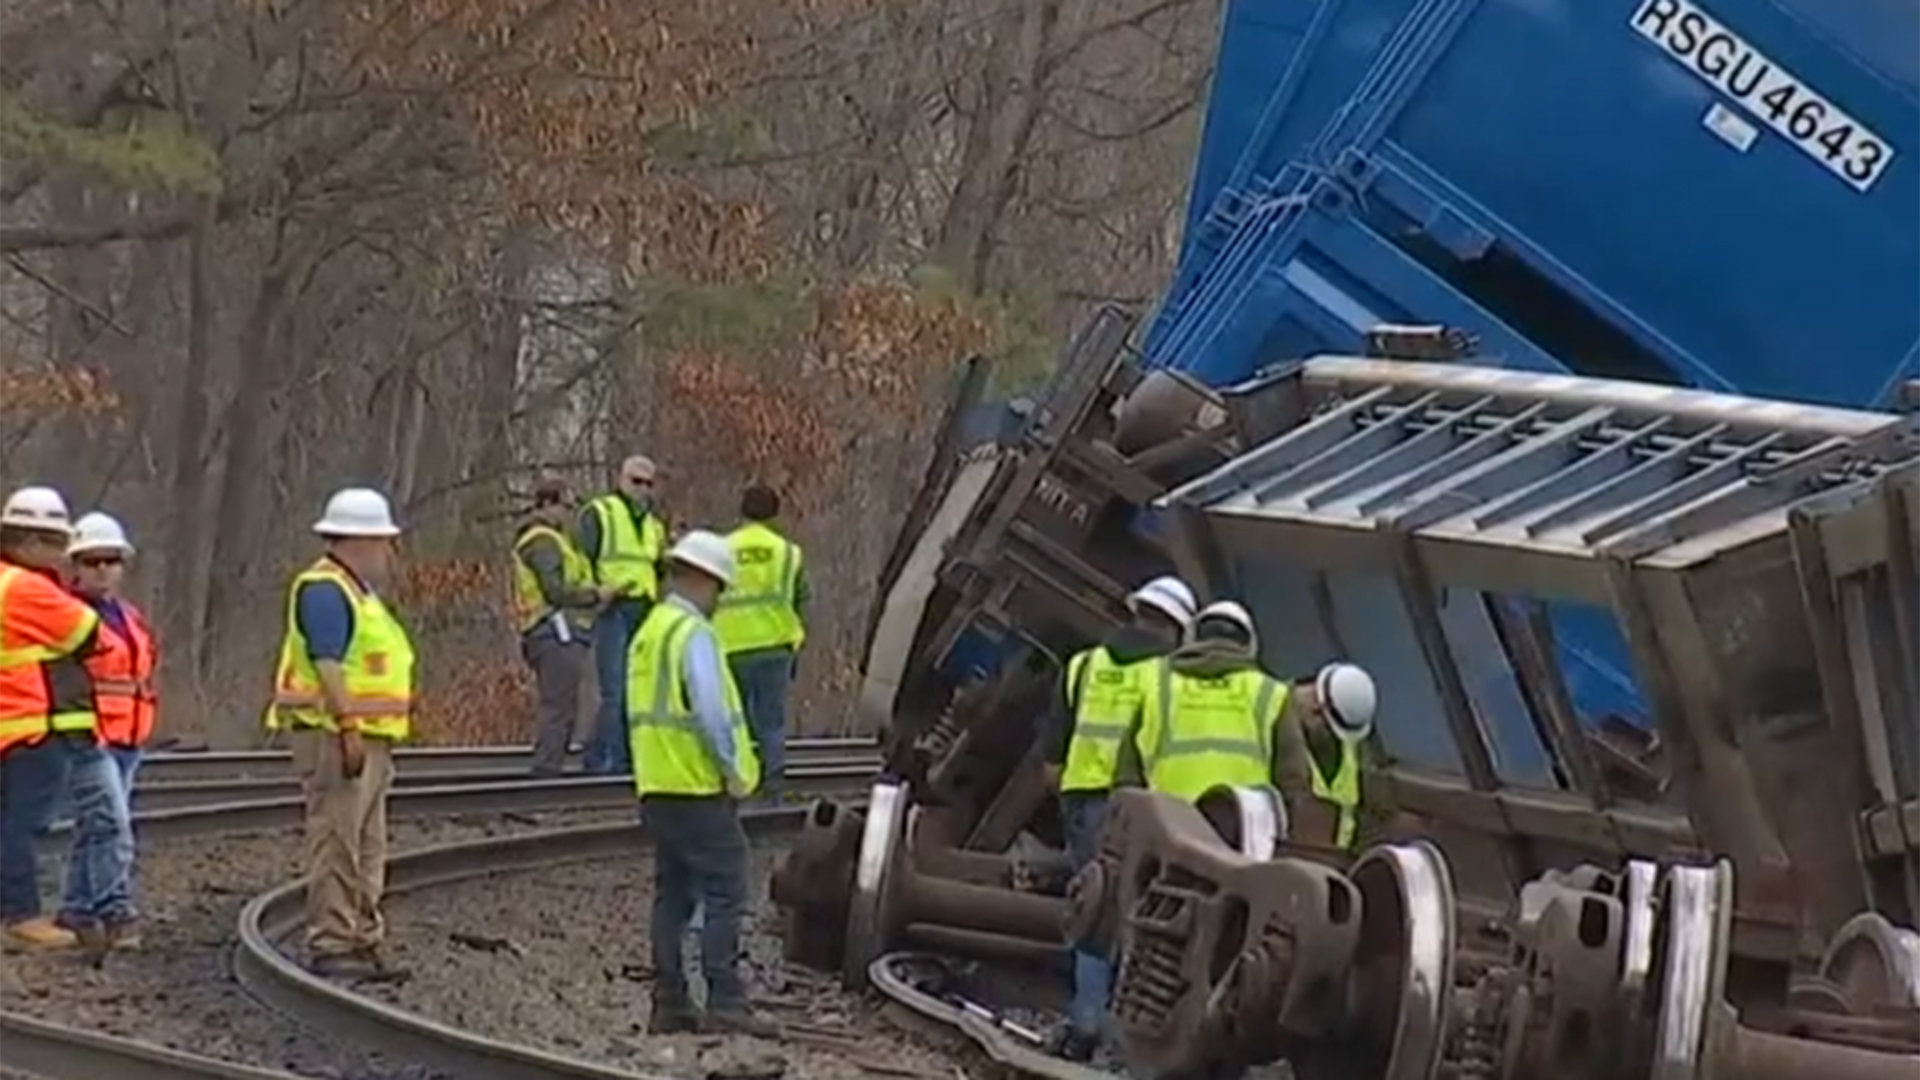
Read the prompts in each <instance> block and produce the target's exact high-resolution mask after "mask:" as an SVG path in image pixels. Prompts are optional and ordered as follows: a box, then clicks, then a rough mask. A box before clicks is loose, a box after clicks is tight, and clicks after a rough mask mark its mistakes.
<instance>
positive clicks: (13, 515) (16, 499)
mask: <svg viewBox="0 0 1920 1080" xmlns="http://www.w3.org/2000/svg"><path fill="white" fill-rule="evenodd" d="M0 525H10V526H12V527H13V528H16V529H32V530H34V531H35V532H50V533H59V534H60V535H61V536H67V535H71V534H72V532H73V522H72V521H71V519H69V518H68V516H67V500H65V499H63V498H61V497H60V493H59V492H57V491H55V490H53V489H52V488H50V487H37V486H36V487H23V488H21V489H19V490H18V491H15V492H14V493H13V494H11V495H9V496H7V504H6V506H5V507H4V508H0Z"/></svg>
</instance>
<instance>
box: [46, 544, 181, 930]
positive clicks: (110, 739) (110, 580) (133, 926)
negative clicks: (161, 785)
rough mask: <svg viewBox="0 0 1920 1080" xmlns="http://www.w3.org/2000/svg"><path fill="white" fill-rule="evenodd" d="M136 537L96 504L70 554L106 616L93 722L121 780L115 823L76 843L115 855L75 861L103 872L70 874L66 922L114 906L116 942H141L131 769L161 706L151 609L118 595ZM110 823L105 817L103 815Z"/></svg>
mask: <svg viewBox="0 0 1920 1080" xmlns="http://www.w3.org/2000/svg"><path fill="white" fill-rule="evenodd" d="M132 555H133V545H132V544H131V543H129V542H128V541H127V532H126V529H125V528H123V527H122V526H121V524H120V522H119V521H117V520H115V519H114V518H113V517H111V516H110V515H107V514H103V513H100V512H99V511H95V512H93V513H91V514H86V515H84V516H82V517H81V518H80V520H78V521H76V522H74V523H73V540H72V541H71V542H70V543H68V545H67V559H68V561H69V562H71V563H72V565H73V585H72V588H73V593H74V595H76V596H78V597H79V598H80V599H82V600H84V601H86V602H87V604H88V606H90V607H92V608H93V610H94V611H95V612H96V613H97V614H98V615H99V616H100V635H99V641H98V647H97V648H96V649H95V650H94V652H93V654H92V655H90V656H88V657H87V660H86V665H87V671H88V673H89V674H91V675H92V676H93V701H94V712H95V714H96V715H97V716H98V718H99V722H98V725H97V726H96V728H95V730H96V731H97V732H98V734H99V737H100V742H101V743H102V744H103V745H104V746H105V747H106V753H107V757H108V759H109V760H111V761H112V762H113V766H114V773H113V775H114V779H115V781H116V783H115V785H114V788H113V791H112V796H113V799H114V821H113V825H114V828H113V829H112V830H111V831H109V832H108V833H107V834H106V835H103V836H92V837H89V836H83V835H80V834H79V833H77V832H76V834H75V837H74V844H75V847H76V850H78V849H83V848H85V849H92V848H94V847H98V848H99V849H101V850H103V851H111V852H112V853H113V857H112V858H111V859H110V860H105V859H103V860H93V861H91V862H89V861H83V860H79V859H76V860H75V861H74V865H75V866H76V868H82V869H84V868H87V867H93V868H94V869H95V870H96V872H98V871H104V873H99V874H98V875H97V876H99V877H100V878H101V880H97V881H96V880H91V879H90V877H91V876H93V875H89V874H87V873H70V874H68V875H67V887H66V896H65V898H64V899H63V900H62V902H61V905H60V907H61V915H60V921H61V923H62V925H67V924H82V923H83V922H84V920H85V917H86V916H85V914H84V913H85V912H86V911H88V910H89V905H90V904H91V905H97V906H99V907H100V908H102V909H104V910H106V911H108V912H110V913H112V916H113V917H112V919H111V920H109V921H107V922H106V923H104V929H105V931H106V936H107V938H108V940H109V942H110V943H111V944H112V945H113V946H114V947H116V948H122V949H130V948H135V947H137V946H138V945H139V944H140V934H139V929H138V922H137V921H136V910H137V909H136V907H135V905H134V902H133V865H134V836H133V829H132V825H131V820H132V813H133V776H134V773H136V772H137V771H139V768H140V756H141V748H142V747H143V746H145V745H146V744H147V740H148V739H150V738H152V736H153V725H154V719H155V715H156V713H155V709H156V706H157V705H158V703H159V699H158V697H157V696H156V695H155V693H154V684H153V677H154V668H155V662H156V660H157V655H158V654H157V653H156V652H155V651H154V641H153V631H152V629H151V628H150V626H149V624H148V622H147V619H146V616H145V615H142V614H141V613H140V609H139V608H137V607H135V606H134V605H133V604H132V602H130V601H128V600H127V599H126V598H125V597H123V596H121V595H120V585H121V580H122V579H123V578H124V577H125V576H126V572H127V560H128V559H129V558H130V557H131V556H132ZM102 822H103V823H104V819H102Z"/></svg>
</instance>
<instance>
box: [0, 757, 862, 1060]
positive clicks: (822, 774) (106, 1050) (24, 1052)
mask: <svg viewBox="0 0 1920 1080" xmlns="http://www.w3.org/2000/svg"><path fill="white" fill-rule="evenodd" d="M872 764H873V762H871V761H860V762H841V763H838V764H829V763H819V764H809V765H802V766H798V767H795V768H792V769H789V770H788V771H787V777H786V779H787V782H788V785H789V787H790V788H791V789H792V790H793V791H794V792H795V793H802V792H812V793H815V794H836V795H848V794H853V793H856V792H862V791H864V790H865V789H866V787H867V781H868V780H869V779H870V777H871V776H872V774H873V768H872V767H871V766H872ZM388 805H389V811H390V813H395V814H398V815H399V816H409V815H415V814H421V815H424V814H452V813H462V812H477V813H508V812H513V811H516V810H519V811H524V810H530V809H568V808H580V807H583V806H584V807H589V808H592V807H600V806H609V807H615V806H629V807H630V806H633V805H634V793H633V788H632V786H631V781H629V780H627V779H626V778H624V777H614V778H602V777H590V778H584V779H576V780H544V781H521V782H517V783H511V784H492V785H466V786H446V787H421V788H409V789H402V790H396V791H395V792H394V793H393V796H392V797H391V798H390V800H389V803H388ZM300 812H301V806H300V802H299V800H297V799H295V800H271V801H267V802H255V803H229V804H225V805H220V806H204V807H196V808H192V809H187V810H180V811H174V812H171V813H168V814H165V815H147V816H146V817H145V818H144V819H143V824H142V829H143V831H144V832H146V833H148V834H149V835H150V834H151V833H152V831H153V829H154V828H155V826H156V825H159V826H161V831H162V832H170V833H171V834H172V835H193V834H195V833H211V832H230V831H243V830H250V829H259V828H270V827H276V826H281V825H297V824H298V823H299V821H300ZM805 813H806V808H805V807H800V806H794V807H779V808H768V809H754V810H749V811H747V813H746V815H745V816H746V819H747V820H748V821H749V822H752V823H754V824H753V828H754V829H755V831H756V832H759V831H769V830H773V829H780V828H790V827H792V826H795V825H798V824H799V823H800V822H801V821H802V820H804V817H805ZM763 822H771V823H772V824H764V823H763ZM583 834H584V836H585V838H583V839H577V840H575V841H574V842H573V846H572V847H570V848H562V849H561V850H560V852H559V853H560V854H561V855H562V856H566V857H565V858H562V859H559V860H556V859H555V857H554V853H553V852H551V851H544V850H543V849H544V848H545V847H546V845H547V844H549V843H551V842H552V841H551V839H550V838H552V837H555V836H576V837H579V836H582V835H583ZM521 835H522V836H523V837H527V838H528V840H529V843H528V844H527V845H525V846H524V850H526V851H527V852H529V853H530V854H531V855H532V856H533V857H531V858H529V859H528V860H527V861H526V863H525V865H527V866H541V865H551V864H553V863H554V862H555V861H574V860H578V859H590V858H593V857H595V856H597V855H600V854H604V853H608V852H613V851H631V850H633V848H634V846H635V845H636V843H637V841H638V837H639V836H640V835H642V833H641V830H640V828H639V826H637V825H634V824H629V823H619V824H613V825H599V826H588V827H586V828H584V829H570V830H558V831H557V832H556V831H552V830H549V831H544V832H535V833H524V834H521ZM501 843H504V841H503V840H500V839H495V840H490V841H480V842H477V843H471V842H470V843H469V845H465V846H472V847H480V848H485V847H487V846H489V845H498V844H501ZM451 846H452V847H456V848H457V847H461V846H463V845H451ZM443 850H444V848H427V849H423V850H422V851H420V852H416V853H414V854H411V855H401V856H398V857H397V858H395V859H393V860H392V861H391V865H392V867H393V871H392V872H393V878H392V882H391V884H390V886H389V887H390V889H391V890H392V891H396V892H401V891H406V890H407V889H409V888H424V887H429V886H431V885H434V884H436V883H439V882H443V881H455V880H459V879H461V878H463V877H471V876H474V875H475V874H484V873H498V872H500V871H501V870H506V869H514V868H515V866H513V865H510V864H500V865H494V866H485V867H482V868H481V869H478V870H476V869H473V867H472V865H471V864H469V865H468V867H467V869H466V870H465V871H464V872H460V873H450V872H449V870H448V867H447V864H446V863H445V862H444V858H445V857H444V856H437V855H436V852H440V851H443ZM568 852H571V854H570V855H568ZM455 861H456V863H457V862H458V860H455ZM276 893H288V894H289V895H291V896H292V897H293V900H292V904H293V907H292V909H291V910H292V912H293V917H294V918H295V919H296V920H297V918H298V912H299V903H300V899H299V898H300V885H299V883H297V882H296V883H294V884H291V885H288V886H283V887H282V889H280V890H276V891H275V893H269V894H267V896H269V897H271V896H273V895H275V894H276ZM261 899H265V898H264V897H263V898H257V899H256V901H255V902H254V904H249V905H248V910H252V909H253V908H254V907H255V905H256V904H258V903H259V902H260V900H261ZM248 925H249V923H248V916H247V912H246V911H243V912H242V918H241V927H242V931H243V932H242V943H241V946H240V947H239V948H238V949H237V950H236V957H235V973H236V975H238V974H240V972H241V969H242V967H243V965H244V960H243V956H244V954H245V953H246V951H247V947H246V942H245V932H244V931H245V928H246V927H247V926H248ZM276 955H277V954H276ZM295 970H296V971H297V972H299V974H301V975H305V972H304V970H301V969H298V968H296V969H295ZM309 978H311V977H310V976H309ZM241 982H242V983H243V984H246V985H247V989H248V990H249V992H251V993H254V994H255V996H257V997H263V998H264V997H265V995H263V994H261V993H260V992H259V991H257V990H256V989H255V987H254V986H252V985H251V984H248V983H247V980H246V979H245V978H242V979H241ZM373 1004H376V1005H377V1004H378V1003H377V1002H376V1003H373ZM293 1015H294V1018H295V1019H306V1017H305V1016H304V1015H303V1014H301V1013H299V1012H297V1011H296V1012H295V1013H294V1014H293ZM475 1038H478V1037H477V1036H476V1037H475ZM503 1045H504V1044H503ZM0 1066H5V1067H6V1068H9V1069H19V1070H24V1071H26V1072H28V1073H31V1074H33V1075H35V1076H39V1077H45V1078H46V1080H108V1078H111V1080H305V1078H302V1077H300V1076H299V1075H298V1074H295V1073H290V1072H283V1071H279V1070H274V1069H265V1068H260V1067H256V1066H249V1065H242V1064H238V1063H235V1062H227V1061H219V1060H215V1059H212V1058H206V1057H201V1056H199V1055H196V1054H190V1053H185V1052H183V1051H178V1050H173V1049H170V1048H168V1047H163V1046H159V1045H157V1044H154V1043H148V1042H142V1041H139V1040H134V1039H126V1038H121V1037H118V1036H112V1035H105V1034H101V1033H99V1032H92V1031H84V1030H81V1029H79V1028H73V1027H69V1026H66V1025H63V1024H57V1023H53V1022H50V1021H47V1020H43V1019H40V1018H37V1017H32V1016H27V1015H24V1014H20V1013H16V1012H12V1011H9V1010H4V1009H0ZM454 1075H458V1076H462V1077H463V1078H464V1077H465V1076H466V1075H467V1074H466V1073H464V1072H461V1071H459V1070H455V1072H454ZM522 1075H549V1076H551V1075H554V1074H551V1073H548V1074H538V1073H534V1074H522ZM560 1075H587V1076H595V1075H598V1076H602V1077H607V1076H612V1077H618V1078H619V1080H636V1078H635V1076H634V1074H630V1073H611V1074H609V1073H601V1074H592V1073H588V1074H577V1073H576V1074H560ZM638 1080H659V1078H651V1077H640V1078H638Z"/></svg>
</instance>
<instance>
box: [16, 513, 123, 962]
mask: <svg viewBox="0 0 1920 1080" xmlns="http://www.w3.org/2000/svg"><path fill="white" fill-rule="evenodd" d="M72 533H73V530H72V525H71V522H70V521H69V519H68V516H67V504H66V501H65V500H64V499H62V498H61V497H60V495H59V493H58V492H55V491H54V490H53V489H51V488H46V487H27V488H21V489H20V490H18V491H16V492H14V493H13V494H12V495H10V496H8V498H7V500H6V503H5V505H4V507H0V634H3V635H4V637H5V638H6V641H7V643H8V645H9V646H10V647H12V648H14V649H17V650H19V651H21V652H22V653H23V654H24V659H23V660H22V661H21V662H17V663H13V664H9V665H0V944H3V945H4V946H5V947H6V948H8V949H10V950H13V949H57V948H66V947H71V946H72V945H74V944H75V943H76V941H77V940H78V938H77V937H76V931H85V932H89V933H92V932H100V933H101V934H102V936H103V937H104V938H105V939H106V940H107V941H111V940H114V937H115V935H116V932H117V931H118V930H119V929H120V928H122V927H124V926H127V925H130V924H131V922H132V911H131V905H130V904H129V903H128V901H127V898H126V895H125V891H124V888H122V886H123V885H124V880H123V879H124V875H125V873H126V871H127V868H126V865H125V863H124V859H123V853H124V851H125V843H126V840H127V837H128V830H129V829H130V827H131V826H130V824H129V822H128V820H127V816H126V814H125V812H124V803H123V802H122V801H121V800H120V799H118V798H117V797H116V794H115V793H116V791H117V789H118V779H117V777H116V775H115V773H114V767H113V762H112V760H111V759H110V758H108V757H107V753H106V751H105V750H104V749H102V748H101V746H100V743H99V735H98V733H97V732H96V731H95V727H96V725H97V723H98V716H97V714H96V713H95V710H94V690H95V687H94V683H93V678H92V676H91V675H89V674H88V672H87V668H86V664H85V662H86V658H87V657H89V656H90V655H92V653H93V652H94V650H95V649H96V647H97V643H98V638H99V626H100V617H99V615H98V614H96V613H95V612H94V611H93V609H92V608H89V607H88V606H87V605H86V604H84V603H82V602H81V601H79V600H78V599H76V598H75V597H74V596H73V594H72V593H70V592H68V591H67V589H66V588H65V584H64V582H62V580H61V579H60V575H59V567H60V566H61V565H62V564H63V563H64V562H65V561H66V557H67V544H68V542H69V541H70V540H71V539H72ZM63 801H64V802H66V803H67V804H69V805H71V806H72V807H73V811H74V816H75V821H74V841H73V848H72V855H71V857H70V859H69V862H68V867H67V871H68V874H69V875H70V876H72V877H73V878H75V879H76V880H75V881H74V883H73V884H74V887H73V888H71V889H69V895H70V896H71V898H72V902H71V904H69V905H68V910H64V911H62V912H61V913H60V914H61V916H62V918H61V920H60V921H59V923H58V924H56V922H55V920H52V919H48V918H46V917H45V916H44V915H43V914H42V913H41V906H40V865H39V850H38V847H39V845H38V838H39V834H40V833H41V832H42V831H44V830H45V829H46V827H47V826H48V825H49V824H50V823H51V822H52V820H53V817H54V815H55V814H56V813H57V812H58V811H59V809H60V807H61V804H62V802H63Z"/></svg>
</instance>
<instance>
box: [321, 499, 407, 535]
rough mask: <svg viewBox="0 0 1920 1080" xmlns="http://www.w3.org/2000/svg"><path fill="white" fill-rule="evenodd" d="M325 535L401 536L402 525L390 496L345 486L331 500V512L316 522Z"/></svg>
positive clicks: (329, 507)
mask: <svg viewBox="0 0 1920 1080" xmlns="http://www.w3.org/2000/svg"><path fill="white" fill-rule="evenodd" d="M313 531H314V532H317V533H319V534H320V535H321V536H341V537H347V536H368V537H387V536H399V535H400V526H398V525H395V524H394V523H393V507H392V506H390V505H388V503H387V497H386V496H385V495H382V494H380V493H379V492H377V491H375V490H373V489H372V488H341V489H340V490H339V491H336V492H334V493H333V498H331V499H328V500H327V511H326V513H324V514H322V515H320V520H319V521H316V522H314V523H313Z"/></svg>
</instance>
